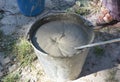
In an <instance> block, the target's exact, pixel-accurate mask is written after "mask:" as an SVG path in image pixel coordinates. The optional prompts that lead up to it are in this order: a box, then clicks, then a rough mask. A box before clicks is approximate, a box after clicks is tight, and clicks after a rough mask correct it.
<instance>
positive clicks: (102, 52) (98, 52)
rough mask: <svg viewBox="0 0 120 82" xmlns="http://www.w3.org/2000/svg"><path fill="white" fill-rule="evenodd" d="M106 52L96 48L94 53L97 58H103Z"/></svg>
mask: <svg viewBox="0 0 120 82" xmlns="http://www.w3.org/2000/svg"><path fill="white" fill-rule="evenodd" d="M104 52H105V51H104V49H103V48H101V47H99V46H96V47H94V53H95V54H96V56H97V57H100V56H103V55H104Z"/></svg>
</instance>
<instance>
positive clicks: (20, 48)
mask: <svg viewBox="0 0 120 82" xmlns="http://www.w3.org/2000/svg"><path fill="white" fill-rule="evenodd" d="M33 51H34V50H33V48H32V46H31V45H30V43H29V42H28V41H27V40H26V39H25V38H20V40H19V41H18V44H16V46H15V49H14V53H15V54H16V57H17V60H18V61H19V62H20V63H21V65H22V66H26V65H31V63H32V62H33V61H34V59H35V58H36V55H35V54H34V53H33Z"/></svg>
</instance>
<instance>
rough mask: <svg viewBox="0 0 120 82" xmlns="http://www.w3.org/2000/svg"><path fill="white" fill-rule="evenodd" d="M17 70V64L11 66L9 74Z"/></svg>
mask: <svg viewBox="0 0 120 82" xmlns="http://www.w3.org/2000/svg"><path fill="white" fill-rule="evenodd" d="M16 68H17V65H16V64H14V65H12V66H10V67H9V72H13V71H14V70H16Z"/></svg>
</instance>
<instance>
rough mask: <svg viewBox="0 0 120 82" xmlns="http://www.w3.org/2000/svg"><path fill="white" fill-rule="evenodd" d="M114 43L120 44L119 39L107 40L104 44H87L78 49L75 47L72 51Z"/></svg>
mask: <svg viewBox="0 0 120 82" xmlns="http://www.w3.org/2000/svg"><path fill="white" fill-rule="evenodd" d="M114 42H120V38H118V39H113V40H108V41H104V42H98V43H92V44H88V45H83V46H80V47H75V48H74V49H76V50H80V49H84V48H90V47H94V46H99V45H105V44H109V43H114Z"/></svg>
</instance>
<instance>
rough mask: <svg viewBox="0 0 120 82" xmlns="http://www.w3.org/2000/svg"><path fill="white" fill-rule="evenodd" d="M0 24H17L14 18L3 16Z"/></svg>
mask: <svg viewBox="0 0 120 82" xmlns="http://www.w3.org/2000/svg"><path fill="white" fill-rule="evenodd" d="M1 23H2V24H6V25H15V24H16V23H17V22H16V18H15V16H12V15H9V16H5V17H4V18H3V19H2V20H1Z"/></svg>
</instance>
